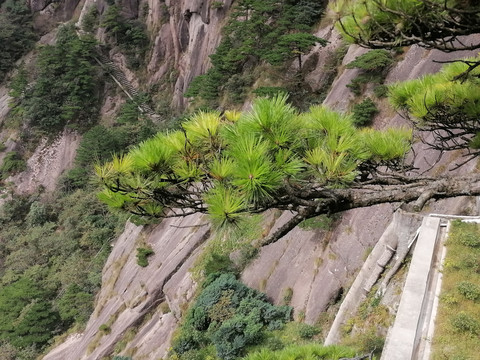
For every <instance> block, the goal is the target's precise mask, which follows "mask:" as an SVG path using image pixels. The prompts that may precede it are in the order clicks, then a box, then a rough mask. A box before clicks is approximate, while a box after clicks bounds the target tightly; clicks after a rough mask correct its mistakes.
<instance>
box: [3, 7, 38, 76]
mask: <svg viewBox="0 0 480 360" xmlns="http://www.w3.org/2000/svg"><path fill="white" fill-rule="evenodd" d="M1 5H2V8H1V9H0V44H2V51H0V82H2V81H3V79H4V77H5V75H6V74H7V73H8V72H9V71H10V70H12V69H13V68H14V67H15V62H16V61H17V60H18V59H20V58H21V57H22V56H23V55H24V54H26V53H27V52H28V51H30V49H31V48H32V47H33V45H34V44H35V41H36V39H37V37H38V35H37V34H36V32H35V31H34V30H33V21H32V20H33V14H32V12H31V11H30V9H29V8H28V6H27V4H26V3H24V2H23V1H14V0H7V1H2V2H1Z"/></svg>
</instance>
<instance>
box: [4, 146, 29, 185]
mask: <svg viewBox="0 0 480 360" xmlns="http://www.w3.org/2000/svg"><path fill="white" fill-rule="evenodd" d="M26 168H27V163H26V161H25V160H24V159H23V158H22V157H21V156H20V154H19V153H18V152H16V151H10V152H8V153H7V154H6V155H5V157H4V158H3V162H2V165H1V166H0V177H1V179H2V180H5V179H6V178H7V177H9V176H10V175H14V174H17V173H19V172H22V171H23V170H25V169H26Z"/></svg>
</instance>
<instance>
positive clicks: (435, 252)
mask: <svg viewBox="0 0 480 360" xmlns="http://www.w3.org/2000/svg"><path fill="white" fill-rule="evenodd" d="M440 234H441V231H440V218H438V217H431V216H428V217H425V218H424V220H423V222H422V227H421V228H420V234H419V236H418V240H417V244H416V246H415V250H414V253H413V257H412V260H411V263H410V269H409V271H408V275H407V279H406V282H405V286H404V289H403V293H402V298H401V300H400V305H399V307H398V311H397V316H396V318H395V322H394V324H393V327H392V328H391V329H390V331H389V333H388V335H387V340H386V343H385V347H384V350H383V353H382V357H381V359H382V360H410V359H422V358H423V350H424V349H425V344H424V341H425V339H426V338H427V333H428V330H429V324H431V321H430V320H431V317H432V316H431V315H432V308H433V306H432V304H433V300H434V298H435V289H436V284H437V279H438V271H437V270H438V269H437V266H436V265H437V264H438V262H439V258H440V254H441V251H439V247H440V241H439V239H440V238H441V236H440Z"/></svg>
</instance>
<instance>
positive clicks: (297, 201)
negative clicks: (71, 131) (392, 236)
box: [96, 97, 480, 245]
mask: <svg viewBox="0 0 480 360" xmlns="http://www.w3.org/2000/svg"><path fill="white" fill-rule="evenodd" d="M410 141H411V131H410V130H408V129H402V128H399V129H387V130H385V131H376V130H373V129H367V128H364V129H357V128H355V126H354V125H353V120H352V118H351V117H350V116H349V115H342V114H339V113H336V112H333V111H331V110H328V109H327V108H325V107H322V106H316V107H312V108H311V109H310V111H309V112H307V113H303V114H298V113H297V112H296V111H295V110H294V109H293V108H292V107H291V106H290V105H288V104H286V98H285V97H277V98H274V99H266V98H262V99H258V100H257V101H256V102H255V103H254V105H253V109H252V111H251V112H250V113H247V114H243V115H240V114H238V113H230V112H226V113H225V116H221V115H220V114H219V113H215V112H213V113H203V112H200V113H197V114H196V115H195V116H193V117H192V118H191V119H190V120H188V121H186V122H184V123H183V124H182V127H181V130H178V131H174V132H169V133H159V134H157V135H156V136H155V137H154V138H152V139H149V140H147V141H145V142H143V143H142V144H140V145H139V146H138V147H137V148H135V149H133V150H132V151H130V152H129V153H128V154H126V155H124V156H117V157H115V158H114V159H113V161H112V162H109V163H106V164H105V165H103V166H100V165H99V166H97V167H96V171H97V175H98V177H99V179H100V180H101V181H102V183H103V184H104V185H105V187H106V189H105V190H104V191H103V192H102V193H101V194H100V195H99V197H100V199H101V200H103V201H104V202H106V203H107V204H108V205H110V206H112V207H114V208H118V209H122V210H124V211H128V212H130V213H133V214H136V215H140V216H149V217H154V218H155V217H156V218H162V217H176V216H185V215H189V214H193V213H197V212H200V213H207V212H208V213H209V215H210V217H211V219H212V221H213V222H214V223H216V224H217V225H219V226H223V225H229V224H237V223H238V222H241V220H242V215H245V214H247V213H259V212H263V211H265V210H267V209H272V208H275V209H280V210H291V211H293V212H294V213H295V216H294V217H293V218H292V219H291V220H290V221H289V222H287V223H286V224H285V225H284V226H282V227H281V228H279V229H278V230H277V231H276V232H274V233H273V234H272V235H271V236H269V237H267V238H265V239H263V240H261V244H262V245H265V244H268V243H271V242H274V241H276V240H278V239H279V238H280V237H282V236H283V235H285V234H286V233H287V232H288V231H290V230H291V229H293V228H294V227H295V226H296V225H298V224H299V223H300V222H301V221H303V220H304V219H308V218H311V217H314V216H317V215H319V214H332V213H337V212H341V211H345V210H348V209H353V208H358V207H366V206H371V205H375V204H381V203H391V202H406V203H408V202H413V205H414V206H416V207H422V206H423V204H424V203H425V202H426V201H427V200H429V199H431V198H444V197H451V196H459V195H471V194H479V193H480V187H475V186H472V182H474V181H476V180H477V178H478V175H471V176H465V177H462V178H448V177H445V178H433V177H409V176H406V175H405V172H404V170H406V168H404V165H403V160H404V157H405V155H406V153H407V152H408V151H409V149H410V145H411V143H410Z"/></svg>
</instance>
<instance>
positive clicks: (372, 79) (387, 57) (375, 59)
mask: <svg viewBox="0 0 480 360" xmlns="http://www.w3.org/2000/svg"><path fill="white" fill-rule="evenodd" d="M393 63H394V59H393V56H392V54H391V53H390V52H389V51H387V50H383V49H378V50H370V51H369V52H367V53H365V54H363V55H360V56H357V57H356V58H355V60H353V61H352V62H350V63H349V64H347V69H360V70H361V73H360V74H359V75H358V76H357V77H355V78H354V79H352V81H351V82H350V84H348V85H347V87H348V88H350V90H352V92H353V93H354V94H355V95H357V96H358V95H360V94H361V93H362V91H363V90H364V85H365V84H368V83H373V84H375V85H376V87H375V89H378V90H376V92H375V95H376V96H377V97H383V96H385V95H386V92H385V91H384V87H382V84H383V82H384V80H385V76H386V74H387V71H388V69H389V68H390V66H391V65H392V64H393Z"/></svg>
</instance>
